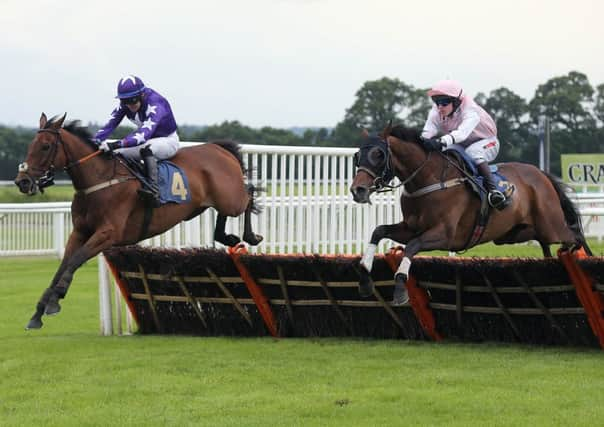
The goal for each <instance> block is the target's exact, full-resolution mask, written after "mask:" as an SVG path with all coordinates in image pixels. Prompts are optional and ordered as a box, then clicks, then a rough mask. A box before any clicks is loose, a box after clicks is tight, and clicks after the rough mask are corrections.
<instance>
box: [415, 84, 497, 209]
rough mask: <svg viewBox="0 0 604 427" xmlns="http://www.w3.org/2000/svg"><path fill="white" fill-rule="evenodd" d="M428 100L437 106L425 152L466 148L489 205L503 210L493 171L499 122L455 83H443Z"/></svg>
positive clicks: (428, 126)
mask: <svg viewBox="0 0 604 427" xmlns="http://www.w3.org/2000/svg"><path fill="white" fill-rule="evenodd" d="M428 96H429V97H431V98H432V101H433V102H434V105H433V106H432V109H431V110H430V112H429V113H428V119H427V120H426V124H425V125H424V129H423V130H422V138H423V143H424V148H425V149H426V150H441V149H442V148H445V147H447V146H449V145H451V144H458V145H461V146H462V147H464V148H465V151H466V153H467V154H468V155H469V156H470V157H471V158H472V159H473V160H474V163H475V164H476V166H477V169H478V172H479V173H480V174H481V175H482V177H483V178H484V185H485V187H486V190H487V191H488V195H487V200H488V202H489V204H490V205H491V206H492V207H495V208H498V209H503V208H504V207H505V206H506V203H505V202H506V197H505V195H504V194H503V193H502V192H501V191H499V190H497V187H496V185H495V181H494V180H493V175H492V174H491V170H490V168H489V162H490V161H492V160H494V159H495V157H497V154H498V153H499V140H498V139H497V126H496V125H495V121H494V120H493V118H492V117H491V116H490V115H489V113H487V112H486V111H485V110H484V109H483V108H482V107H481V106H480V105H478V104H477V103H476V102H475V101H474V100H473V99H472V98H471V97H469V96H467V95H466V94H465V93H464V91H463V89H462V87H461V85H460V84H459V83H458V82H456V81H454V80H441V81H439V82H438V83H436V84H435V85H434V86H433V87H432V89H430V90H429V91H428Z"/></svg>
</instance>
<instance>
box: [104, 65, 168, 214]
mask: <svg viewBox="0 0 604 427" xmlns="http://www.w3.org/2000/svg"><path fill="white" fill-rule="evenodd" d="M116 98H119V100H120V105H118V106H117V107H116V108H115V109H114V110H113V111H112V112H111V116H110V117H109V121H108V122H107V124H105V126H103V127H102V128H101V129H99V130H98V132H97V133H96V135H95V139H96V140H97V142H99V150H102V151H113V150H115V151H117V152H119V153H120V154H122V155H123V156H124V157H128V158H131V159H134V160H140V159H142V160H143V161H144V162H145V170H146V172H147V177H148V178H149V181H150V184H151V186H150V188H144V187H143V188H141V190H139V191H140V192H141V193H142V194H143V195H144V196H146V197H149V198H151V199H152V202H153V204H154V205H155V206H159V189H158V186H157V159H161V160H163V159H169V158H171V157H172V156H174V155H175V154H176V152H177V151H178V148H179V138H178V133H177V126H176V121H175V119H174V114H173V113H172V108H171V107H170V103H169V102H168V101H167V100H166V98H164V97H163V96H161V95H160V94H159V93H157V92H155V91H154V90H153V89H151V88H148V87H145V85H144V83H143V81H142V80H141V79H140V78H138V77H136V76H131V75H128V76H125V77H123V78H122V79H120V81H119V82H118V85H117V97H116ZM124 117H127V118H128V119H129V120H130V121H131V122H133V123H134V124H135V125H137V126H138V129H136V130H135V131H133V132H132V133H130V134H129V135H128V136H126V137H125V138H123V139H121V140H119V141H114V142H107V141H105V140H106V139H107V138H108V137H109V135H111V133H112V132H113V131H114V130H115V128H116V127H117V126H118V125H119V124H120V123H121V122H122V120H123V119H124Z"/></svg>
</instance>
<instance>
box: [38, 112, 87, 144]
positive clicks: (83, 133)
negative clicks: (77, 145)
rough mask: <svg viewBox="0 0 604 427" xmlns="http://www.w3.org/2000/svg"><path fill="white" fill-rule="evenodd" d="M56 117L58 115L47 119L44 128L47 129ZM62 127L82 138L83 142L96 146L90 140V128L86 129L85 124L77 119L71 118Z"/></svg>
mask: <svg viewBox="0 0 604 427" xmlns="http://www.w3.org/2000/svg"><path fill="white" fill-rule="evenodd" d="M57 117H58V116H54V117H52V118H51V119H50V120H48V121H47V122H46V125H45V126H44V129H48V128H49V127H50V126H51V125H52V124H53V123H54V122H55V121H56V120H57ZM63 129H65V130H66V131H67V132H69V133H71V134H73V135H75V136H77V137H78V138H80V139H82V140H83V141H84V142H86V143H87V144H89V145H90V146H92V148H95V149H96V148H97V146H96V144H95V143H94V142H93V140H92V133H91V132H90V129H88V128H87V127H86V126H82V122H80V121H79V120H72V121H70V122H68V123H67V124H65V125H63Z"/></svg>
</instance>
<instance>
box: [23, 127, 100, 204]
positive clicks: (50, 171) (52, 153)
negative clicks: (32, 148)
mask: <svg viewBox="0 0 604 427" xmlns="http://www.w3.org/2000/svg"><path fill="white" fill-rule="evenodd" d="M43 132H47V133H51V134H54V135H55V137H56V138H55V140H54V141H52V142H51V143H50V150H49V152H48V154H47V155H46V157H45V158H44V160H43V161H42V162H41V165H46V164H48V168H46V170H44V169H43V166H42V167H38V168H31V169H32V170H34V172H35V171H36V170H37V171H43V172H42V174H41V176H40V177H39V178H38V179H37V180H34V178H33V177H32V176H31V175H30V174H29V170H30V167H29V165H28V164H27V162H23V163H21V164H19V172H21V173H23V174H25V176H26V177H27V179H28V180H29V182H30V183H31V184H33V186H32V188H35V187H37V188H38V189H39V190H40V192H41V193H43V192H44V188H46V187H50V186H51V185H53V184H54V178H55V165H54V163H55V159H56V157H57V153H58V151H59V145H61V147H63V154H64V155H65V160H66V163H67V164H66V165H65V166H64V167H63V170H64V171H65V172H68V171H69V170H70V169H72V168H74V167H75V166H77V165H79V164H81V163H84V162H86V161H88V160H90V159H92V158H93V157H95V156H97V155H99V154H101V153H102V151H100V150H98V151H95V152H92V153H90V154H88V155H86V156H84V157H82V158H81V159H78V160H75V161H70V158H71V156H70V154H69V152H68V150H67V147H66V146H65V143H64V142H63V140H62V139H61V133H60V132H59V130H57V129H38V131H37V133H43Z"/></svg>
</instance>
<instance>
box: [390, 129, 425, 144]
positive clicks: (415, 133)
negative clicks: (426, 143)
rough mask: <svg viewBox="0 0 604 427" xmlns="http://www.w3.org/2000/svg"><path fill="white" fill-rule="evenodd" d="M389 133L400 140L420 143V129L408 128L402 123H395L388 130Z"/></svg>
mask: <svg viewBox="0 0 604 427" xmlns="http://www.w3.org/2000/svg"><path fill="white" fill-rule="evenodd" d="M390 135H392V136H394V137H396V138H398V139H400V140H402V141H410V142H417V143H418V144H421V131H420V130H418V129H410V128H407V127H405V126H403V125H396V126H394V127H393V128H392V129H391V130H390Z"/></svg>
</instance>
